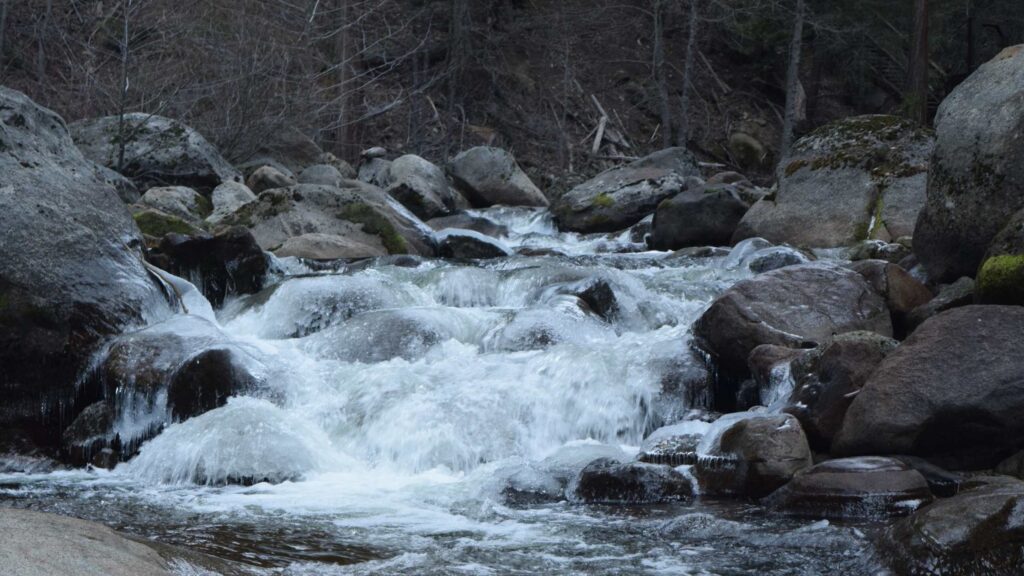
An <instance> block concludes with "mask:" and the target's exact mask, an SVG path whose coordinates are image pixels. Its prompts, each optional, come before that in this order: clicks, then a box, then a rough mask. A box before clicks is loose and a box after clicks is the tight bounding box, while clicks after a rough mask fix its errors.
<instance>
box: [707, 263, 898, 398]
mask: <svg viewBox="0 0 1024 576" xmlns="http://www.w3.org/2000/svg"><path fill="white" fill-rule="evenodd" d="M857 330H868V331H872V332H877V333H879V334H882V335H884V336H892V321H891V319H890V316H889V311H888V309H887V307H886V305H885V301H884V300H883V298H882V296H880V295H879V294H877V293H876V292H875V291H874V290H873V289H872V288H871V286H870V285H869V284H868V283H867V282H866V281H865V280H864V278H863V277H862V276H861V275H860V274H857V273H856V272H852V271H850V270H846V269H844V268H840V267H837V266H826V265H819V264H806V265H800V266H788V267H786V268H780V269H779V270H774V271H772V272H767V273H765V274H760V275H758V276H755V277H754V278H751V279H749V280H744V281H742V282H739V283H737V284H736V285H735V286H733V287H732V288H730V289H729V290H727V291H726V292H725V293H724V294H723V295H722V296H721V297H719V298H718V299H717V300H715V301H714V302H713V303H712V304H711V307H710V308H708V310H707V312H705V313H704V314H703V315H702V316H701V317H700V318H699V319H698V320H697V322H695V323H694V327H693V332H694V337H695V340H694V341H695V343H696V344H697V346H698V347H699V348H701V349H702V350H704V351H705V352H707V353H708V354H709V355H710V359H711V361H712V362H713V363H714V364H715V366H716V368H717V370H718V386H719V388H720V389H719V390H716V398H715V401H716V404H717V406H718V407H719V409H722V410H728V409H731V408H733V407H734V405H733V402H735V393H736V392H737V389H738V387H739V384H740V383H742V381H744V380H746V379H748V378H749V377H750V372H749V369H748V366H747V359H748V357H749V356H750V353H751V351H753V350H754V348H756V347H757V346H760V345H761V344H775V345H778V346H785V347H789V348H813V347H815V346H817V345H820V344H822V343H825V342H827V341H829V340H830V339H831V338H832V337H833V336H834V335H836V334H842V333H844V332H854V331H857Z"/></svg>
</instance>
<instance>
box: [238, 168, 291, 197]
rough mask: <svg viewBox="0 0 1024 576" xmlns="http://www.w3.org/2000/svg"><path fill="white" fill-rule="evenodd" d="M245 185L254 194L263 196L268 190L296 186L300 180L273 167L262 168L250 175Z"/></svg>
mask: <svg viewBox="0 0 1024 576" xmlns="http://www.w3.org/2000/svg"><path fill="white" fill-rule="evenodd" d="M245 183H246V185H247V186H248V187H249V188H250V189H251V190H252V191H253V193H254V194H262V193H263V192H266V191H267V190H274V189H276V188H287V187H289V186H294V185H296V184H298V180H296V179H295V176H292V175H291V174H285V173H284V172H281V171H280V170H278V169H277V168H274V167H273V166H261V167H260V168H257V169H256V171H255V172H253V173H252V174H250V175H249V178H248V179H247V180H246V181H245Z"/></svg>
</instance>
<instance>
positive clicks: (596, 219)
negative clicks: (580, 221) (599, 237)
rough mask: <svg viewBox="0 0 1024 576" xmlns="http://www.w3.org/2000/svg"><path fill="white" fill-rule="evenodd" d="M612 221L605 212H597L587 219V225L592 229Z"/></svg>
mask: <svg viewBox="0 0 1024 576" xmlns="http://www.w3.org/2000/svg"><path fill="white" fill-rule="evenodd" d="M609 222H611V218H609V217H608V216H606V215H604V214H595V215H593V216H591V217H590V218H589V219H588V220H587V226H588V227H589V228H591V229H594V228H600V227H601V226H604V225H605V224H608V223H609Z"/></svg>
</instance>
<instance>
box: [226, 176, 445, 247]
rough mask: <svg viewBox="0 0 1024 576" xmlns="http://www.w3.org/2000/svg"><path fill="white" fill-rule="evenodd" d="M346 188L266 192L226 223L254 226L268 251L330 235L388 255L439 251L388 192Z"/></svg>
mask: <svg viewBox="0 0 1024 576" xmlns="http://www.w3.org/2000/svg"><path fill="white" fill-rule="evenodd" d="M342 186H343V187H342V188H335V187H333V186H320V185H315V184H299V185H297V186H291V187H288V188H278V189H274V190H267V191H266V192H264V193H262V194H260V196H259V198H258V199H257V200H256V201H255V202H251V203H249V204H246V205H245V206H243V207H242V208H241V209H240V210H238V211H237V212H235V213H234V214H232V215H231V216H229V217H228V218H226V219H225V220H223V221H222V223H221V224H222V225H223V226H230V225H242V226H246V227H248V228H250V229H251V230H252V233H253V236H254V237H255V238H256V241H257V242H258V243H259V245H260V246H261V247H262V248H263V249H264V250H269V251H276V250H278V249H279V248H281V247H283V246H284V244H285V242H287V241H288V239H289V238H294V237H298V236H303V235H306V234H329V235H332V236H340V237H345V238H351V239H352V240H353V241H356V242H358V243H359V244H364V245H367V246H372V247H374V249H375V250H376V249H377V248H381V249H383V250H385V251H386V252H387V253H388V254H419V255H427V256H430V255H433V254H434V238H433V231H432V230H430V228H429V227H428V226H427V225H426V224H423V222H421V221H420V220H419V219H417V218H416V217H415V216H413V215H412V214H410V213H409V212H408V211H407V210H406V209H405V208H404V207H403V206H402V205H401V204H398V202H397V201H395V200H394V199H393V198H391V197H389V196H388V195H387V194H385V193H384V191H383V190H381V189H380V188H377V187H375V186H371V185H369V184H365V183H363V182H358V181H355V180H344V181H342Z"/></svg>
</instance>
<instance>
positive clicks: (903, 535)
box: [878, 477, 1024, 576]
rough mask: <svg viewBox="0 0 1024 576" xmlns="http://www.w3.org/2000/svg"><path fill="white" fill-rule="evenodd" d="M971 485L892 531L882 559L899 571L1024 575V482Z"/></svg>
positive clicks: (950, 575) (884, 538) (882, 539)
mask: <svg viewBox="0 0 1024 576" xmlns="http://www.w3.org/2000/svg"><path fill="white" fill-rule="evenodd" d="M967 488H968V489H966V490H964V491H962V492H961V493H959V494H957V495H955V496H953V497H952V498H947V499H942V500H938V501H937V502H935V503H933V504H932V505H930V506H926V507H924V508H921V509H920V510H918V511H917V512H915V513H914V514H913V515H911V516H909V517H907V518H904V519H902V520H900V521H899V522H897V523H896V524H894V525H893V526H892V527H890V528H889V529H888V530H886V531H885V533H884V534H882V535H881V537H880V538H879V539H878V546H879V552H880V556H881V558H882V559H883V560H884V561H885V562H886V563H887V564H888V565H889V566H890V567H892V568H893V570H895V571H896V573H897V574H943V575H948V576H972V575H975V574H991V575H993V576H1011V575H1014V574H1021V573H1024V523H1022V522H1021V521H1020V510H1021V508H1022V507H1024V483H1022V482H1020V481H1018V480H1013V479H1010V478H1006V477H1002V478H982V479H981V480H976V481H974V482H973V483H972V485H970V486H968V487H967Z"/></svg>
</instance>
